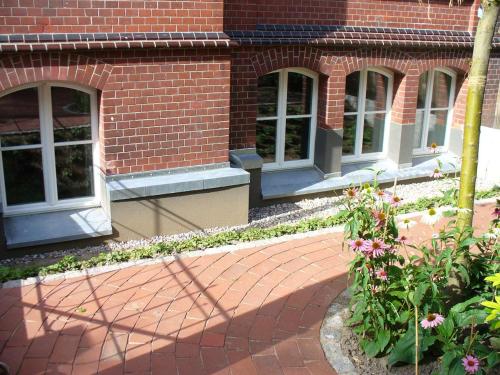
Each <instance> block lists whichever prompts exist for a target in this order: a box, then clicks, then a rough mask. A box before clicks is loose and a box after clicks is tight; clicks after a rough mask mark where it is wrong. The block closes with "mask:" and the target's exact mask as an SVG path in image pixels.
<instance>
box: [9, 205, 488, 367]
mask: <svg viewBox="0 0 500 375" xmlns="http://www.w3.org/2000/svg"><path fill="white" fill-rule="evenodd" d="M492 207H493V206H492V205H488V206H486V207H483V208H479V210H478V211H479V212H478V215H477V219H478V224H479V225H480V226H482V227H484V226H485V225H486V222H487V221H488V220H489V219H490V217H489V215H490V212H491V211H492ZM412 232H413V233H416V234H417V235H418V237H417V238H418V239H420V238H423V237H422V236H427V235H429V234H431V233H432V230H431V229H430V228H425V227H422V226H420V225H419V226H418V227H417V229H416V230H413V231H412ZM417 238H415V239H417ZM341 244H342V233H336V234H328V235H318V236H315V237H311V238H306V239H300V240H293V241H288V242H283V243H279V244H274V245H270V246H263V247H258V248H252V249H245V250H239V251H236V252H234V253H224V254H217V255H206V256H201V257H192V258H183V259H178V260H175V261H168V262H167V261H166V262H164V263H159V264H156V265H150V266H142V267H131V268H126V269H123V270H119V271H114V272H108V273H104V274H100V275H96V276H91V277H80V278H73V279H68V280H58V281H52V282H47V283H43V284H39V285H30V286H25V287H22V288H12V289H0V301H1V303H0V360H1V361H4V362H6V363H7V364H8V365H9V366H10V367H11V373H12V374H16V373H19V374H69V373H73V374H96V373H99V374H115V373H116V374H124V373H127V374H178V375H183V374H186V375H196V374H228V375H229V374H232V375H246V374H248V375H257V374H263V375H264V374H265V375H272V374H285V375H288V374H315V375H316V374H335V372H334V371H333V370H332V369H331V367H330V366H329V364H328V363H327V361H326V359H325V356H324V354H323V351H322V348H321V345H320V343H319V330H320V327H321V323H322V320H323V317H324V315H325V312H326V310H327V308H328V306H329V305H330V303H331V302H332V300H333V299H334V298H335V297H336V296H337V295H338V294H339V293H340V292H341V291H342V290H343V289H344V288H345V287H346V285H347V276H346V270H347V263H348V261H349V260H350V259H351V254H350V252H349V251H347V250H345V251H342V246H341Z"/></svg>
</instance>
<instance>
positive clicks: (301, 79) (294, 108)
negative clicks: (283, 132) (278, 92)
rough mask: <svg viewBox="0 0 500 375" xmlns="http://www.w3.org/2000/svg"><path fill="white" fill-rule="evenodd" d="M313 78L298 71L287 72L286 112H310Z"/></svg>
mask: <svg viewBox="0 0 500 375" xmlns="http://www.w3.org/2000/svg"><path fill="white" fill-rule="evenodd" d="M312 89H313V79H312V78H310V77H308V76H305V75H303V74H300V73H288V91H287V94H286V97H287V106H286V114H287V115H309V114H311V101H312Z"/></svg>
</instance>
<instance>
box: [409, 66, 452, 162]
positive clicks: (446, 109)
mask: <svg viewBox="0 0 500 375" xmlns="http://www.w3.org/2000/svg"><path fill="white" fill-rule="evenodd" d="M455 85H456V74H455V73H454V72H452V71H450V70H445V69H433V70H429V71H427V72H425V73H423V74H422V75H421V76H420V82H419V86H418V100H417V117H416V127H415V138H414V141H413V147H414V149H415V151H416V152H417V153H418V152H426V150H429V147H430V146H431V145H432V144H435V145H437V146H438V147H440V148H443V147H445V146H446V144H447V142H448V129H449V128H450V123H451V119H452V110H453V102H454V97H455Z"/></svg>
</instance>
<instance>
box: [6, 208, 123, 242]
mask: <svg viewBox="0 0 500 375" xmlns="http://www.w3.org/2000/svg"><path fill="white" fill-rule="evenodd" d="M3 223H4V231H5V238H6V242H7V248H8V249H13V248H18V247H26V246H37V245H45V244H51V243H56V242H64V241H72V240H79V239H85V238H93V237H100V236H106V235H110V234H112V232H113V230H112V227H111V219H110V218H109V215H108V214H107V213H106V212H105V211H104V209H103V208H101V207H96V208H87V209H79V210H65V211H55V212H46V213H40V214H32V215H20V216H10V217H6V218H4V219H3Z"/></svg>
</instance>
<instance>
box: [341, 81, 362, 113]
mask: <svg viewBox="0 0 500 375" xmlns="http://www.w3.org/2000/svg"><path fill="white" fill-rule="evenodd" d="M359 75H360V73H359V72H355V73H351V74H349V75H348V76H347V77H346V84H345V101H344V112H357V111H358V95H359Z"/></svg>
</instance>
